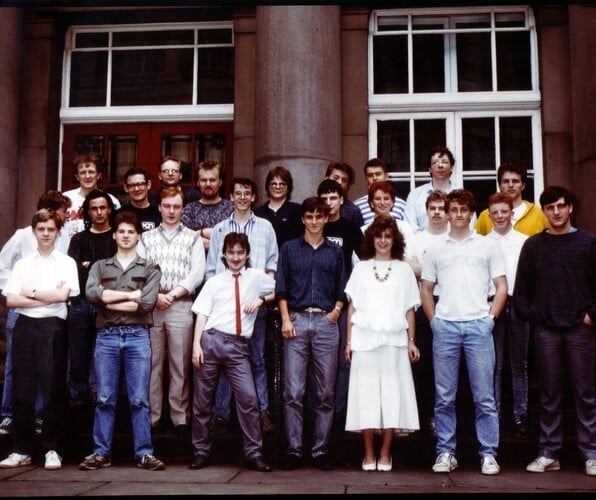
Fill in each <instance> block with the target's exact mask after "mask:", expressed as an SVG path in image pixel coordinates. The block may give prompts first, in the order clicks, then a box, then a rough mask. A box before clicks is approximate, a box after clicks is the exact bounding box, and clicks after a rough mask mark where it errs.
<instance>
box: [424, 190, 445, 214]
mask: <svg viewBox="0 0 596 500" xmlns="http://www.w3.org/2000/svg"><path fill="white" fill-rule="evenodd" d="M433 201H442V202H443V203H444V204H445V205H444V207H445V210H447V193H445V191H441V190H440V189H435V190H434V191H432V192H431V193H430V194H429V195H428V197H427V198H426V202H425V204H424V206H425V207H426V208H427V209H428V207H430V204H431V203H432V202H433Z"/></svg>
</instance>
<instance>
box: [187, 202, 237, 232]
mask: <svg viewBox="0 0 596 500" xmlns="http://www.w3.org/2000/svg"><path fill="white" fill-rule="evenodd" d="M233 211H234V204H233V203H232V202H231V201H230V200H224V199H223V198H222V199H221V200H219V201H218V202H217V203H214V204H213V205H205V204H203V203H201V202H200V201H193V202H192V203H189V204H188V205H186V206H185V207H184V211H183V212H182V224H184V225H185V226H186V227H188V228H189V229H192V230H193V231H198V230H199V229H204V228H209V227H213V226H215V224H217V223H218V222H221V221H222V220H224V219H225V218H226V217H229V216H230V215H232V212H233Z"/></svg>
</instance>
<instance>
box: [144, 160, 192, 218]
mask: <svg viewBox="0 0 596 500" xmlns="http://www.w3.org/2000/svg"><path fill="white" fill-rule="evenodd" d="M181 182H182V160H181V159H180V158H178V157H177V156H175V155H166V156H164V157H162V159H161V160H160V162H159V183H160V185H161V188H160V189H154V190H153V191H150V192H149V203H151V205H153V206H154V207H159V203H160V196H159V193H160V191H161V190H162V189H165V188H168V187H175V188H177V189H181V190H182V193H183V194H184V204H185V205H186V204H187V203H190V202H192V201H196V200H198V199H199V198H200V195H199V193H198V191H197V190H196V189H195V188H182V186H180V183H181Z"/></svg>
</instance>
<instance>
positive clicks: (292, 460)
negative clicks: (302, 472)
mask: <svg viewBox="0 0 596 500" xmlns="http://www.w3.org/2000/svg"><path fill="white" fill-rule="evenodd" d="M301 462H302V460H301V458H300V457H299V456H297V455H290V454H286V455H284V457H283V459H282V461H281V468H282V469H283V470H295V469H298V468H300V465H301Z"/></svg>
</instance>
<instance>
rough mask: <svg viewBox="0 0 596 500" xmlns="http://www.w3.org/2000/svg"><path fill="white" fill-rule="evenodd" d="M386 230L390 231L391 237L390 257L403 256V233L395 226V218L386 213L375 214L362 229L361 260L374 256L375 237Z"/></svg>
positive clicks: (399, 258)
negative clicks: (369, 222)
mask: <svg viewBox="0 0 596 500" xmlns="http://www.w3.org/2000/svg"><path fill="white" fill-rule="evenodd" d="M387 230H389V231H390V232H391V237H392V238H393V244H392V245H391V258H392V259H398V260H402V259H403V258H404V251H405V248H406V243H405V240H404V236H403V234H401V231H400V230H399V229H398V227H397V223H396V222H395V219H394V218H393V217H390V216H388V215H377V216H376V217H375V218H374V220H373V221H372V223H371V224H370V225H369V226H368V227H367V228H366V230H365V231H364V239H363V240H362V246H361V255H360V258H361V259H362V260H367V259H372V258H373V257H374V256H375V237H377V238H378V237H379V236H381V235H382V234H383V233H384V232H385V231H387Z"/></svg>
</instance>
